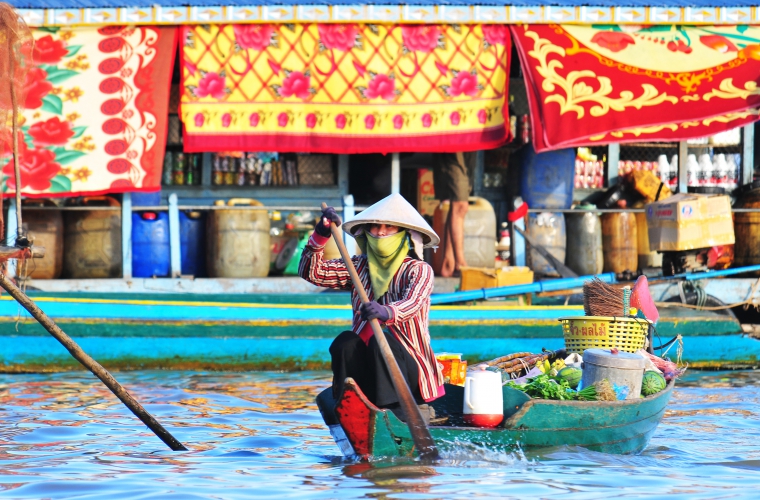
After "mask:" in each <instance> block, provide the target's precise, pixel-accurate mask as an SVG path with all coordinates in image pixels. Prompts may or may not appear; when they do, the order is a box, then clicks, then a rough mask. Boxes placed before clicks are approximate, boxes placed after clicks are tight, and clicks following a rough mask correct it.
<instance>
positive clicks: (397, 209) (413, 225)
mask: <svg viewBox="0 0 760 500" xmlns="http://www.w3.org/2000/svg"><path fill="white" fill-rule="evenodd" d="M363 224H390V225H393V226H401V227H404V228H406V229H412V230H414V231H417V232H418V233H420V234H421V235H422V242H423V243H424V244H425V248H429V247H435V246H438V243H440V241H441V239H440V238H439V237H438V235H437V234H435V231H433V228H432V227H430V225H429V224H428V223H427V222H425V219H423V218H422V216H421V215H420V214H419V212H417V210H415V209H414V207H413V206H412V205H411V204H410V203H409V202H408V201H406V200H405V199H404V197H403V196H401V195H400V194H392V195H390V196H387V197H385V198H383V199H382V200H380V201H378V202H377V203H375V204H374V205H372V206H371V207H369V208H367V209H366V210H364V211H363V212H361V213H360V214H359V215H357V216H356V217H354V218H353V219H351V220H350V221H348V222H344V223H343V230H344V231H346V232H347V233H348V234H350V235H351V236H356V232H357V231H358V230H359V229H360V228H361V226H362V225H363Z"/></svg>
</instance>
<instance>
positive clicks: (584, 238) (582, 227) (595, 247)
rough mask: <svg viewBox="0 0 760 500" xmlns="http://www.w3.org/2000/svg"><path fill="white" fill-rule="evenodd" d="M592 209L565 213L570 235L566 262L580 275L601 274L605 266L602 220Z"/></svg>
mask: <svg viewBox="0 0 760 500" xmlns="http://www.w3.org/2000/svg"><path fill="white" fill-rule="evenodd" d="M581 207H583V205H581ZM591 208H595V207H591ZM590 210H591V209H584V210H579V211H578V212H574V213H569V214H566V215H565V223H566V226H567V234H568V235H570V237H569V238H567V245H566V248H567V251H566V258H565V264H566V265H567V267H569V268H570V269H572V270H573V271H575V272H576V273H578V275H580V276H588V275H592V274H599V273H601V272H602V268H603V266H604V254H603V252H602V221H601V220H600V219H599V216H598V215H597V214H596V213H594V212H592V211H590Z"/></svg>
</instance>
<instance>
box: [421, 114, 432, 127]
mask: <svg viewBox="0 0 760 500" xmlns="http://www.w3.org/2000/svg"><path fill="white" fill-rule="evenodd" d="M432 124H433V117H432V116H430V113H425V114H424V115H422V126H423V127H425V128H430V125H432Z"/></svg>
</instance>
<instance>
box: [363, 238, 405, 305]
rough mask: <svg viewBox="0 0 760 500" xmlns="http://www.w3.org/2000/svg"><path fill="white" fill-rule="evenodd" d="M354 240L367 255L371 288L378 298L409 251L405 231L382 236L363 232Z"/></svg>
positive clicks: (386, 289)
mask: <svg viewBox="0 0 760 500" xmlns="http://www.w3.org/2000/svg"><path fill="white" fill-rule="evenodd" d="M356 242H357V243H358V245H359V248H361V250H362V253H363V254H365V255H366V256H367V262H368V263H369V278H370V281H371V282H372V290H373V292H374V294H375V299H378V298H380V297H382V296H383V295H385V292H387V291H388V287H389V286H390V284H391V279H392V278H393V276H394V275H395V274H396V271H398V269H399V268H400V267H401V264H402V263H403V262H404V259H405V258H406V256H407V254H408V253H409V238H407V232H406V231H405V230H401V231H399V232H398V233H396V234H392V235H390V236H386V237H384V238H376V237H375V236H372V235H371V234H369V233H366V232H365V233H364V234H362V235H361V236H359V237H357V238H356Z"/></svg>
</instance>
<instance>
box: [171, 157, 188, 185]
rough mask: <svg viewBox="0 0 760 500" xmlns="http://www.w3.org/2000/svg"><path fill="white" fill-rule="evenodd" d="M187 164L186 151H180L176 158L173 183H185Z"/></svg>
mask: <svg viewBox="0 0 760 500" xmlns="http://www.w3.org/2000/svg"><path fill="white" fill-rule="evenodd" d="M186 166H187V158H186V157H185V153H182V152H179V153H177V156H176V157H175V158H174V176H173V178H172V183H173V184H175V185H177V186H184V185H185V168H186Z"/></svg>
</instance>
